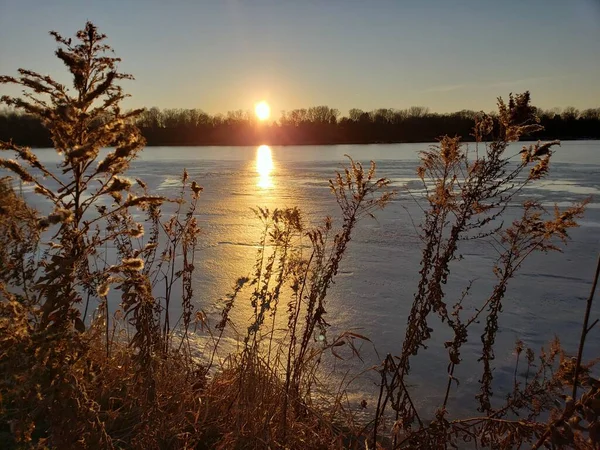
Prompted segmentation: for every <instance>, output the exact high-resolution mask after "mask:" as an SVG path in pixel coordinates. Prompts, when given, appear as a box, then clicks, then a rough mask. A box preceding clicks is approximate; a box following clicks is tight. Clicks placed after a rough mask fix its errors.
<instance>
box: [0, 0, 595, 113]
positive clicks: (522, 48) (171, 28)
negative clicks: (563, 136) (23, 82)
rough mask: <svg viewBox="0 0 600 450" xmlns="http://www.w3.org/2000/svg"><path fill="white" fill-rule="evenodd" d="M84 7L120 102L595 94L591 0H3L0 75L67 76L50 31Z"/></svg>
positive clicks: (362, 102)
mask: <svg viewBox="0 0 600 450" xmlns="http://www.w3.org/2000/svg"><path fill="white" fill-rule="evenodd" d="M86 20H91V21H92V22H93V23H95V24H96V25H97V26H98V27H99V30H100V31H101V32H103V33H106V34H107V35H108V43H109V44H110V45H111V46H112V47H113V48H114V49H115V51H116V54H117V56H119V57H121V58H122V59H123V62H122V63H121V64H120V66H119V67H120V69H121V70H122V71H124V72H128V73H131V74H133V75H134V76H135V81H131V82H126V83H125V84H124V87H125V90H126V91H127V92H128V93H130V94H131V95H132V98H131V99H129V100H128V103H127V105H126V106H128V107H140V106H145V107H151V106H157V107H159V108H200V109H203V110H204V111H206V112H208V113H211V114H214V113H224V112H226V111H229V110H238V109H243V110H250V109H252V108H253V105H254V104H255V102H257V101H259V100H263V99H264V100H266V101H267V102H268V103H269V104H270V105H271V109H272V111H273V112H274V113H275V114H276V111H281V110H291V109H294V108H304V107H309V106H314V105H328V106H330V107H335V108H338V109H340V110H341V111H342V113H343V114H345V113H347V111H348V110H349V109H350V108H360V109H363V110H372V109H376V108H399V109H401V108H407V107H409V106H413V105H419V106H427V107H429V108H430V110H431V111H437V112H450V111H458V110H462V109H473V110H485V111H490V110H492V109H494V106H495V102H496V97H498V96H503V97H507V96H508V94H509V93H510V92H522V91H524V90H529V91H531V93H532V99H533V104H534V105H536V106H539V107H542V108H553V107H566V106H575V107H577V108H580V109H585V108H590V107H600V0H560V1H558V0H496V1H491V0H462V1H458V0H457V1H454V0H415V1H412V0H389V1H388V0H363V1H358V0H320V1H317V0H219V1H216V0H215V1H202V0H196V1H192V0H169V1H164V0H102V1H86V0H61V1H57V0H43V1H42V0H37V1H33V0H0V74H4V75H14V74H15V73H16V69H17V68H19V67H22V68H26V69H32V70H35V71H38V72H41V73H44V74H50V75H52V76H54V77H55V78H56V79H58V80H59V81H61V82H67V80H68V78H65V68H64V66H63V65H62V63H61V62H60V61H59V60H58V59H56V57H55V56H54V55H53V51H54V50H55V48H56V43H55V42H54V40H53V39H52V38H51V37H50V36H49V35H48V31H50V30H55V31H58V32H59V33H61V34H62V35H64V36H73V35H74V34H75V32H76V31H77V30H78V29H80V28H82V27H83V26H84V24H85V22H86ZM15 93H18V91H15V90H14V89H11V88H7V87H6V86H0V94H11V95H14V94H15Z"/></svg>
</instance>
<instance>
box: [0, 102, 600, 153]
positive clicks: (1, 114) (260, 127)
mask: <svg viewBox="0 0 600 450" xmlns="http://www.w3.org/2000/svg"><path fill="white" fill-rule="evenodd" d="M477 114H478V113H477V112H475V111H469V110H463V111H459V112H455V113H447V114H439V113H432V112H430V111H429V109H428V108H425V107H416V106H413V107H411V108H408V109H402V110H398V109H377V110H374V111H370V112H365V111H362V110H360V109H351V110H350V111H349V114H348V116H345V117H340V111H339V110H337V109H334V108H329V107H327V106H316V107H312V108H307V109H295V110H293V111H284V112H282V114H281V116H280V118H279V120H277V121H265V122H259V121H258V120H257V119H256V117H255V115H254V113H253V112H250V111H241V110H240V111H230V112H228V113H227V114H225V115H223V114H217V115H209V114H207V113H205V112H203V111H202V110H200V109H162V110H161V109H158V108H150V109H147V110H146V111H145V112H144V113H143V114H142V115H141V117H140V118H139V119H138V121H137V125H138V126H139V127H140V128H141V130H142V133H143V134H144V136H145V137H146V139H147V141H148V145H153V146H158V145H162V146H169V145H259V144H270V145H310V144H372V143H398V142H432V141H435V140H436V139H437V138H438V137H440V136H443V135H446V134H450V135H459V136H462V138H463V139H464V140H465V141H469V140H471V139H472V137H471V133H472V128H473V122H474V118H475V117H476V116H477ZM538 115H539V117H540V120H541V125H543V126H544V131H543V132H541V133H537V134H536V135H535V136H531V139H563V140H568V139H600V108H595V109H586V110H584V111H579V110H577V109H575V108H572V107H568V108H564V109H562V110H561V109H553V110H546V111H544V110H538ZM11 139H12V140H13V141H14V142H15V143H17V144H20V145H28V146H32V147H50V146H51V141H50V136H49V134H48V132H47V131H46V129H45V128H44V127H43V126H42V124H41V122H40V121H39V119H36V118H35V117H32V116H27V115H22V114H19V113H16V112H14V111H12V110H8V109H4V110H0V140H4V141H8V140H11Z"/></svg>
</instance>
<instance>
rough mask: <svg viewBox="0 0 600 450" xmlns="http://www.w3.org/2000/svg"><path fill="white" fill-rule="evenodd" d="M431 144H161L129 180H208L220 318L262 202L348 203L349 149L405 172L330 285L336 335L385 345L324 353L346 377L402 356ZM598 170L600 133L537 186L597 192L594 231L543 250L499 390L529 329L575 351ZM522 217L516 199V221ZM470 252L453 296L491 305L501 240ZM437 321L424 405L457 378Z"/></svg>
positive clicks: (502, 334) (209, 291)
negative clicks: (347, 355)
mask: <svg viewBox="0 0 600 450" xmlns="http://www.w3.org/2000/svg"><path fill="white" fill-rule="evenodd" d="M427 146H428V145H427V144H399V145H367V146H311V147H276V146H273V147H271V148H268V147H263V148H258V149H257V148H255V147H197V148H196V147H185V148H183V147H165V148H161V147H150V148H147V149H145V150H144V151H143V153H142V156H141V158H140V159H139V160H137V161H136V162H135V163H134V164H133V165H132V168H131V171H130V172H129V173H128V176H130V177H131V178H134V177H135V178H142V179H143V180H144V181H146V182H147V183H148V185H149V187H150V188H151V190H153V191H155V192H157V193H159V194H162V195H165V196H175V195H176V193H177V188H178V179H179V177H180V175H181V173H182V171H183V169H184V168H186V169H187V171H188V173H189V175H190V178H191V179H193V180H196V181H197V182H198V183H199V184H201V185H202V186H203V187H204V192H203V194H202V201H201V204H200V208H199V214H198V219H199V222H200V226H201V227H202V230H203V234H202V237H201V241H200V247H199V252H198V260H199V264H197V265H196V267H197V269H198V276H197V278H196V279H195V282H194V290H195V293H196V295H197V306H198V307H199V308H202V309H204V310H205V311H207V312H208V313H209V316H214V317H216V315H217V314H218V312H219V310H220V306H221V305H222V303H220V302H219V299H221V298H223V296H224V295H225V294H226V293H228V292H229V291H230V289H231V286H232V285H233V283H234V282H235V280H236V279H237V278H238V277H240V276H243V275H248V274H249V272H250V271H251V268H252V263H253V259H254V255H255V252H256V247H255V244H256V243H257V241H258V236H259V232H260V230H259V222H258V220H257V219H256V218H255V217H254V214H253V212H252V211H251V208H253V207H256V206H266V207H268V208H271V209H273V208H276V207H285V206H299V207H300V208H301V209H302V211H303V212H304V214H305V216H306V217H307V219H308V220H310V221H315V220H319V219H320V218H323V217H325V216H326V215H332V216H334V217H335V216H336V212H337V205H336V203H335V201H334V199H333V197H332V195H331V194H330V192H329V189H328V185H327V180H328V179H329V178H331V177H332V176H333V175H334V171H335V170H339V169H340V168H341V165H342V164H343V163H344V162H345V157H344V155H345V154H349V155H351V156H352V157H353V158H355V159H356V160H359V161H362V162H365V163H366V162H368V161H369V160H374V161H376V162H377V168H378V172H379V175H380V176H385V177H388V178H390V179H391V180H393V187H394V188H395V189H397V190H398V196H397V198H396V200H394V201H393V202H392V204H390V205H389V206H388V207H387V208H386V209H385V210H384V211H380V212H379V213H377V214H376V216H377V220H370V219H369V220H365V221H364V222H362V223H360V225H359V226H358V228H357V230H356V233H355V235H354V237H353V239H352V241H351V244H350V248H349V251H348V254H347V257H346V258H345V260H344V261H343V262H342V266H341V269H342V270H341V273H340V274H339V276H338V278H337V282H336V284H335V285H334V286H333V287H332V289H331V291H330V296H329V300H328V302H329V303H328V305H329V307H328V315H327V320H328V322H329V323H331V324H332V331H331V332H332V333H335V332H340V331H342V330H353V331H355V332H357V333H360V334H362V335H365V336H368V337H369V338H370V339H371V341H372V345H371V344H369V343H365V344H364V345H362V350H361V351H362V357H363V362H361V361H360V360H359V359H357V358H354V359H353V360H352V361H351V362H350V363H346V362H341V361H339V360H337V359H336V358H334V357H330V358H328V359H327V360H326V361H325V362H324V367H325V368H326V369H327V370H331V371H332V372H333V375H332V376H331V377H332V378H331V380H335V383H338V382H341V378H342V375H343V374H344V372H343V371H344V370H347V369H350V371H351V373H352V374H356V373H359V372H360V371H362V370H366V369H368V368H369V367H370V366H372V365H373V364H377V363H378V362H380V361H381V360H382V358H383V357H384V356H385V354H387V353H392V354H399V352H400V349H401V345H402V338H403V335H404V330H405V326H406V320H407V315H408V311H409V310H410V306H411V302H412V299H413V294H414V292H415V290H416V285H417V282H418V270H419V261H420V254H421V242H420V240H419V239H418V236H417V232H416V229H415V225H414V223H416V224H418V222H419V221H420V218H421V214H420V209H419V207H418V206H417V205H416V203H415V201H414V199H413V198H412V197H411V196H410V195H409V193H408V191H407V190H406V189H405V188H406V187H407V186H408V187H409V188H410V189H411V190H413V191H414V192H418V187H419V183H418V181H419V180H418V178H417V177H416V173H415V169H416V167H417V163H418V151H420V150H425V149H426V148H427ZM519 149H520V145H516V146H513V147H511V149H510V150H509V153H510V154H513V153H514V154H516V153H518V151H519ZM38 155H39V156H40V158H41V159H42V160H44V161H45V162H52V161H58V156H57V155H56V154H55V153H53V152H52V151H51V150H40V151H38ZM598 173H600V141H585V142H584V141H581V142H565V143H563V145H562V147H561V148H559V149H558V151H557V153H556V154H555V155H554V157H553V162H552V165H551V175H550V177H549V178H548V179H546V180H544V181H542V182H541V183H539V184H538V185H537V186H536V187H534V188H530V189H528V190H527V192H526V195H527V196H530V197H532V198H535V199H536V200H538V201H541V202H542V203H543V204H544V205H547V206H550V207H551V206H552V205H553V204H554V203H558V204H559V205H560V206H566V205H568V204H570V202H573V201H578V200H582V199H583V198H586V197H588V196H590V195H591V196H593V197H594V199H593V200H592V202H591V203H590V205H589V206H588V209H587V212H586V214H585V217H584V219H582V220H581V222H580V223H581V227H580V228H578V229H575V230H573V231H572V232H571V241H570V242H569V244H568V246H567V247H566V248H565V250H564V253H562V254H560V253H552V254H549V255H535V256H534V257H532V258H531V259H530V260H529V261H528V262H527V263H526V264H525V265H524V267H523V269H522V270H521V272H520V275H519V276H518V277H517V278H516V279H514V280H513V281H512V282H511V284H510V285H509V289H508V292H507V294H506V300H505V307H504V313H503V315H502V316H501V319H500V331H499V333H498V337H497V350H496V360H495V367H496V369H495V372H494V373H495V381H496V383H497V386H498V387H499V389H500V390H502V389H503V388H506V387H509V386H510V384H511V383H512V372H513V369H514V355H513V351H512V349H513V347H514V342H515V340H516V339H517V338H520V339H522V340H523V341H524V342H525V343H526V344H528V345H531V346H532V347H533V348H534V349H535V350H538V349H539V348H540V347H541V346H544V345H546V344H547V343H548V341H549V340H551V339H552V338H553V337H554V335H555V334H557V335H559V336H560V338H561V340H562V343H563V345H564V346H565V348H566V349H567V350H568V351H570V352H575V350H576V347H577V343H578V339H579V332H580V323H581V320H582V317H583V311H584V307H585V300H586V298H587V296H588V295H589V290H590V286H591V277H592V275H593V270H594V264H595V258H596V256H597V254H598V252H599V251H600V203H599V202H600V200H599V199H600V195H599V194H600V177H599V176H598ZM514 212H515V209H514V208H510V209H509V210H508V211H507V214H508V217H509V218H510V217H512V215H513V213H514ZM511 220H512V219H511ZM461 253H462V255H463V256H464V260H463V261H461V262H460V263H458V264H455V265H454V266H453V267H454V269H455V271H454V272H453V276H452V278H451V280H450V283H449V285H448V287H447V292H448V300H449V303H452V302H451V300H452V299H453V298H456V296H457V295H459V293H460V292H461V290H462V289H463V288H464V286H465V285H466V283H467V282H468V281H469V280H473V289H472V298H473V299H474V300H477V301H479V302H481V299H482V298H485V297H484V296H486V295H487V294H488V293H489V291H490V288H491V283H492V282H493V280H494V277H493V275H492V273H491V270H490V269H491V267H492V264H493V262H494V258H495V253H494V250H493V248H492V246H491V244H490V242H489V241H481V242H471V243H469V244H468V245H466V246H465V247H464V248H463V250H462V252H461ZM467 304H468V302H467ZM599 304H600V302H596V307H595V310H594V311H593V313H592V319H594V318H597V317H599V316H600V307H599ZM467 309H468V306H467ZM250 311H251V310H250V306H249V304H247V303H245V304H241V303H240V304H237V305H236V307H235V308H234V311H233V318H234V321H237V322H238V323H239V324H241V326H242V331H243V323H244V321H245V320H246V319H248V317H249V316H250ZM432 324H433V325H434V326H433V327H434V328H435V329H436V331H435V332H434V338H433V339H432V341H431V345H430V348H429V349H428V350H427V351H425V352H422V355H420V356H419V357H418V359H417V360H416V361H415V363H414V364H413V367H414V371H413V376H412V377H411V383H412V387H411V390H412V391H413V392H415V398H418V403H419V404H420V405H422V406H425V407H433V406H434V405H436V404H437V402H439V399H440V395H442V393H443V390H444V388H445V383H446V380H447V375H446V368H447V364H448V363H447V356H446V351H445V350H444V348H443V342H444V340H446V339H447V338H448V336H449V335H448V334H447V333H446V332H443V331H440V330H441V328H440V327H439V324H437V323H436V322H435V321H432ZM476 331H477V330H475V331H474V332H472V334H471V336H470V338H469V342H468V343H467V344H466V346H465V347H464V349H463V355H464V356H465V358H464V362H463V363H462V364H461V365H460V366H458V369H457V371H456V373H455V375H456V376H457V377H458V378H459V379H460V380H461V384H460V386H459V387H458V389H456V390H454V393H453V396H452V400H451V403H450V408H456V409H459V410H460V409H461V408H464V407H465V405H467V404H468V402H469V400H468V399H470V398H472V396H473V394H474V392H475V391H476V390H477V380H478V377H479V374H480V373H481V367H480V365H479V364H478V363H477V362H476V358H475V357H473V355H474V354H478V353H479V352H480V351H481V350H480V339H479V334H480V333H478V332H476ZM599 333H600V329H597V330H595V332H594V333H592V334H591V336H590V338H589V340H588V347H587V351H586V355H587V356H588V357H593V356H598V354H600V339H599V338H598V335H599ZM374 348H375V349H376V351H377V352H378V353H377V352H376V351H375V350H374ZM222 356H223V355H222ZM373 382H374V374H373V373H369V372H367V374H366V375H364V376H361V377H359V379H358V380H357V381H356V382H355V383H354V384H353V385H352V388H351V392H352V394H353V395H351V396H350V402H351V407H357V406H358V403H359V401H360V399H361V398H362V397H368V398H369V399H371V395H370V393H372V392H374V385H373ZM335 383H333V384H335Z"/></svg>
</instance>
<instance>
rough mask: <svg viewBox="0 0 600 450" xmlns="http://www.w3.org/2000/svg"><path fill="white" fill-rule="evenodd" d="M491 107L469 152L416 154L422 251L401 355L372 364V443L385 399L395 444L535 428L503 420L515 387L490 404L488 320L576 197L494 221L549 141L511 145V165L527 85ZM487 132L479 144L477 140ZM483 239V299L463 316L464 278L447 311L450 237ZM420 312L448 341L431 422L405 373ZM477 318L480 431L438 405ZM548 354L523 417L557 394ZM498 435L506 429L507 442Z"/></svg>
mask: <svg viewBox="0 0 600 450" xmlns="http://www.w3.org/2000/svg"><path fill="white" fill-rule="evenodd" d="M498 107H499V114H498V118H497V121H498V125H497V126H494V119H493V118H492V117H491V116H489V115H486V114H482V115H480V116H479V117H478V118H477V121H476V123H475V128H474V136H475V139H476V144H475V151H469V150H468V149H467V148H466V147H465V146H463V145H461V143H460V140H459V139H458V138H450V137H443V138H442V139H441V140H440V143H439V146H437V147H435V148H432V149H431V150H429V151H426V152H423V153H422V155H421V165H420V166H419V168H418V175H419V177H420V178H421V180H422V181H423V186H424V189H425V191H426V200H427V202H428V207H427V208H426V209H425V219H424V223H423V225H422V234H421V239H422V241H423V243H424V249H423V256H422V260H421V270H420V282H419V285H418V289H417V293H416V294H415V298H414V302H413V305H412V308H411V312H410V315H409V317H408V322H407V329H406V334H405V338H404V342H403V347H402V353H401V354H400V356H399V357H398V359H397V361H396V360H395V359H394V358H392V357H391V356H390V357H388V358H387V360H386V364H385V365H384V367H383V368H382V369H381V377H382V383H383V387H384V390H383V391H382V394H383V395H382V396H381V397H380V401H379V404H378V407H377V412H376V419H375V424H374V438H373V439H374V440H377V435H378V426H379V420H380V419H381V418H382V417H383V415H384V411H385V410H386V408H387V407H388V405H390V406H391V408H392V409H393V410H394V416H395V425H394V442H395V446H396V445H404V446H406V445H408V446H411V445H415V443H416V442H420V443H421V445H423V443H424V442H429V443H430V445H431V446H432V448H437V447H439V446H444V445H446V444H444V443H446V442H447V443H451V442H453V440H455V439H457V438H460V437H465V438H471V439H473V440H474V441H475V442H478V443H479V444H480V445H500V446H501V447H502V446H503V447H502V448H504V447H507V446H510V445H514V443H515V442H518V440H519V439H521V440H527V441H531V439H533V438H534V437H535V436H536V434H535V431H536V429H537V427H536V426H535V425H533V424H531V423H529V422H528V423H526V424H525V426H524V428H523V427H520V425H519V424H518V423H509V422H506V421H505V420H504V419H503V418H504V416H505V415H506V414H507V412H508V411H516V410H518V409H520V408H517V407H516V406H515V405H516V403H517V402H518V401H517V398H519V399H520V401H521V402H522V403H521V407H525V406H526V402H523V398H524V397H523V395H525V394H523V393H521V391H520V390H519V389H517V387H516V386H517V385H516V384H515V389H517V391H518V392H515V395H514V396H513V397H510V398H509V401H508V403H507V405H505V406H503V407H500V408H494V407H493V406H492V404H491V399H490V397H491V396H492V380H493V374H492V361H493V360H494V344H495V337H496V333H497V331H498V327H499V325H498V321H499V318H500V312H501V311H502V304H503V298H504V295H505V292H506V289H507V285H508V282H509V280H510V279H511V278H512V277H513V276H514V275H515V273H516V272H517V271H518V269H519V268H520V267H521V265H522V264H523V262H524V261H525V259H526V258H527V257H528V256H530V255H531V254H532V253H534V252H548V251H552V250H559V247H558V246H557V244H556V242H557V241H559V242H560V241H563V242H564V241H566V239H567V237H568V235H567V231H568V229H569V228H572V227H574V226H577V224H576V222H575V219H576V218H578V217H581V215H582V214H583V210H584V206H585V203H586V202H583V203H581V204H579V205H575V206H573V207H572V208H568V209H567V210H565V211H562V212H561V211H559V209H558V208H555V212H554V217H547V212H546V211H545V209H544V208H543V207H542V206H541V205H540V204H538V203H536V202H532V201H530V200H526V201H525V202H524V203H523V205H522V217H521V218H520V219H518V220H515V221H514V222H513V223H512V225H510V226H504V224H503V222H501V218H502V215H503V213H504V211H505V210H506V208H507V206H508V205H509V203H513V202H515V201H516V196H517V195H518V194H519V193H520V192H522V190H523V188H524V187H526V186H528V185H530V184H532V183H534V182H536V181H537V180H539V179H540V178H542V177H544V176H545V175H546V173H547V171H548V167H549V161H550V157H551V154H552V150H551V148H552V146H554V145H557V144H558V142H556V141H555V142H549V143H544V144H542V143H537V144H534V145H530V146H528V147H524V148H523V150H522V151H521V155H522V160H521V161H520V162H518V163H517V164H511V163H512V161H511V157H510V156H509V155H506V154H505V152H506V149H507V147H508V145H509V143H510V142H514V141H517V140H518V139H519V137H520V136H522V135H523V134H527V133H531V132H534V131H538V130H539V129H540V128H541V127H540V125H539V124H538V119H537V117H536V116H535V114H534V111H533V109H532V108H531V106H530V97H529V93H528V92H526V93H524V94H521V95H517V96H515V97H513V96H512V95H511V97H510V101H509V103H508V105H507V104H505V103H504V102H503V101H502V99H499V100H498ZM490 138H491V141H490V142H489V143H484V142H485V141H486V140H489V139H490ZM481 146H483V147H484V149H483V150H482V149H480V147H481ZM483 238H493V239H494V241H495V242H496V245H497V247H498V248H497V251H498V253H499V256H498V258H497V261H496V263H495V265H494V268H493V271H494V274H495V276H496V279H497V281H496V283H495V285H494V286H492V288H491V293H490V294H489V296H488V297H487V298H484V299H482V301H481V304H480V306H477V307H476V312H475V313H474V314H472V315H471V316H470V317H469V316H466V314H465V313H464V310H463V307H462V303H463V300H464V299H465V297H466V296H467V295H469V291H470V285H467V286H465V290H464V292H463V295H462V296H461V297H460V298H459V299H458V300H457V301H456V302H455V303H454V304H452V305H451V309H449V306H450V305H449V304H448V300H447V299H446V294H445V292H444V286H445V285H446V284H447V282H448V279H449V277H450V275H451V274H450V263H451V262H452V261H454V260H458V259H460V256H459V255H460V254H459V246H460V242H461V241H464V240H472V239H483ZM430 314H437V315H438V317H439V318H440V320H441V322H442V323H445V324H447V325H448V327H449V328H450V330H451V331H452V333H453V338H452V339H451V340H449V341H447V342H446V343H445V347H446V349H447V351H448V359H449V361H448V362H449V365H448V384H447V388H446V392H445V395H444V397H443V399H442V400H441V402H440V406H439V409H438V410H437V412H436V415H435V419H434V420H433V422H431V423H430V424H426V423H425V422H424V420H423V419H422V417H421V416H420V415H419V413H418V411H417V409H416V407H415V403H414V402H413V400H412V399H411V396H410V394H409V390H408V389H407V385H408V382H407V377H408V375H409V373H410V368H411V365H410V360H411V358H412V356H414V355H416V354H417V353H418V352H419V351H420V350H421V349H425V348H426V344H427V341H428V340H429V339H430V338H431V335H432V333H433V332H434V330H433V329H432V328H431V327H430V326H429V323H428V322H429V320H430ZM465 316H466V317H465ZM481 319H484V320H485V329H484V332H483V334H482V335H481V342H482V355H481V357H480V358H479V361H480V362H481V363H482V364H483V371H482V375H481V379H480V383H481V392H480V393H479V394H478V395H477V398H478V400H479V404H480V411H481V412H483V413H485V416H482V417H481V418H479V419H478V420H479V421H477V420H475V421H474V423H476V424H477V425H481V424H484V425H485V427H489V428H487V429H486V430H487V431H485V432H484V431H481V430H480V431H478V432H473V431H471V430H470V428H471V427H472V426H475V425H473V423H470V422H469V421H466V422H465V421H461V420H456V421H452V422H450V421H449V419H448V418H447V415H448V411H447V403H448V398H449V393H450V390H451V388H452V385H453V383H454V382H456V383H458V380H457V379H456V377H455V375H454V370H455V367H456V366H457V365H458V364H460V362H461V359H462V356H461V347H462V345H463V344H465V343H466V342H467V340H468V337H469V330H470V329H471V328H472V325H473V324H474V323H477V322H478V321H479V320H481ZM558 353H559V352H558V350H555V351H553V353H552V354H551V356H550V358H549V359H548V358H546V357H542V364H541V367H542V368H543V369H544V370H543V371H542V373H537V374H536V376H535V377H534V378H533V380H531V382H530V383H533V384H527V383H526V387H525V391H527V392H528V394H527V398H528V399H529V401H535V402H537V406H536V408H535V413H536V414H535V415H533V416H532V417H531V419H534V418H536V417H538V415H539V414H540V413H541V412H542V411H543V410H547V409H548V408H549V407H551V405H550V404H549V403H548V402H544V401H543V398H546V399H547V398H548V397H547V395H548V393H551V395H552V394H553V395H557V393H558V392H559V391H560V388H561V387H562V384H560V383H557V380H556V378H551V379H550V380H547V375H546V371H547V369H550V368H551V366H552V363H554V362H555V357H556V355H557V354H558ZM536 386H543V390H541V389H536ZM532 390H533V393H532ZM499 420H501V421H500V422H498V421H499ZM415 422H416V425H414V424H415ZM498 423H502V424H507V423H508V424H509V425H507V427H506V428H505V429H499V428H497V427H495V425H496V424H498ZM415 426H416V429H414V427H415ZM511 427H512V428H514V429H512V428H511ZM511 430H512V431H511ZM517 431H522V433H518V432H517ZM507 435H510V436H511V437H510V439H509V438H507ZM507 439H508V440H507ZM509 444H510V445H509Z"/></svg>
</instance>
